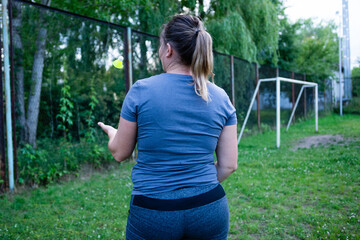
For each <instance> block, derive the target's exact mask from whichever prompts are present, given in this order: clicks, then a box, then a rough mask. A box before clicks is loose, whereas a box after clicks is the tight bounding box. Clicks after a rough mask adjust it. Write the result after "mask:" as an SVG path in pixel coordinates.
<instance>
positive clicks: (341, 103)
mask: <svg viewBox="0 0 360 240" xmlns="http://www.w3.org/2000/svg"><path fill="white" fill-rule="evenodd" d="M336 13H337V14H339V107H340V116H342V115H343V110H342V107H343V106H342V105H343V102H342V89H341V88H342V86H341V84H342V69H341V68H342V63H341V62H342V55H341V54H342V51H341V50H342V49H341V47H342V45H341V37H342V36H341V14H340V13H339V12H336Z"/></svg>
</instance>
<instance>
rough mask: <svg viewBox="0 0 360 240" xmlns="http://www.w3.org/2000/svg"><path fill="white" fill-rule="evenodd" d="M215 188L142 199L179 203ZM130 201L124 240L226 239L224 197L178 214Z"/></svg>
mask: <svg viewBox="0 0 360 240" xmlns="http://www.w3.org/2000/svg"><path fill="white" fill-rule="evenodd" d="M216 186H217V184H215V185H208V186H205V187H191V188H182V189H179V190H175V191H171V192H166V193H160V194H152V195H146V196H147V197H151V198H156V199H180V198H188V197H192V196H196V195H199V194H202V193H205V192H208V191H210V190H212V189H214V188H215V187H216ZM133 198H134V196H132V197H131V203H130V210H129V217H128V221H127V226H126V239H128V240H143V239H146V240H157V239H166V240H177V239H206V240H211V239H214V240H215V239H216V240H222V239H227V235H228V231H229V207H228V203H227V199H226V196H224V197H222V198H221V199H219V200H216V201H214V202H212V203H209V204H206V205H203V206H200V207H195V208H192V209H187V210H179V211H159V210H152V209H148V208H143V207H139V206H136V205H133Z"/></svg>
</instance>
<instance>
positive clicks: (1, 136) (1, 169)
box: [0, 39, 7, 192]
mask: <svg viewBox="0 0 360 240" xmlns="http://www.w3.org/2000/svg"><path fill="white" fill-rule="evenodd" d="M1 48H2V41H1V39H0V49H1ZM0 52H1V51H0ZM1 63H2V59H1V57H0V69H2V64H1ZM0 93H1V96H0V155H1V156H0V178H1V180H3V182H2V183H1V184H0V191H1V192H5V189H6V186H7V179H6V158H5V132H4V101H3V79H2V70H1V71H0Z"/></svg>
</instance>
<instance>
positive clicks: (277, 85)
mask: <svg viewBox="0 0 360 240" xmlns="http://www.w3.org/2000/svg"><path fill="white" fill-rule="evenodd" d="M276 146H277V148H279V147H280V79H279V77H277V78H276Z"/></svg>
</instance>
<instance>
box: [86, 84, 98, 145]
mask: <svg viewBox="0 0 360 240" xmlns="http://www.w3.org/2000/svg"><path fill="white" fill-rule="evenodd" d="M98 103H99V100H97V98H96V92H95V89H94V87H93V86H91V88H90V103H89V110H87V112H88V114H87V115H88V117H87V119H86V126H87V132H86V133H85V138H86V139H87V140H88V141H95V133H96V130H95V127H96V126H97V125H96V124H95V116H94V111H95V107H96V105H97V104H98Z"/></svg>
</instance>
